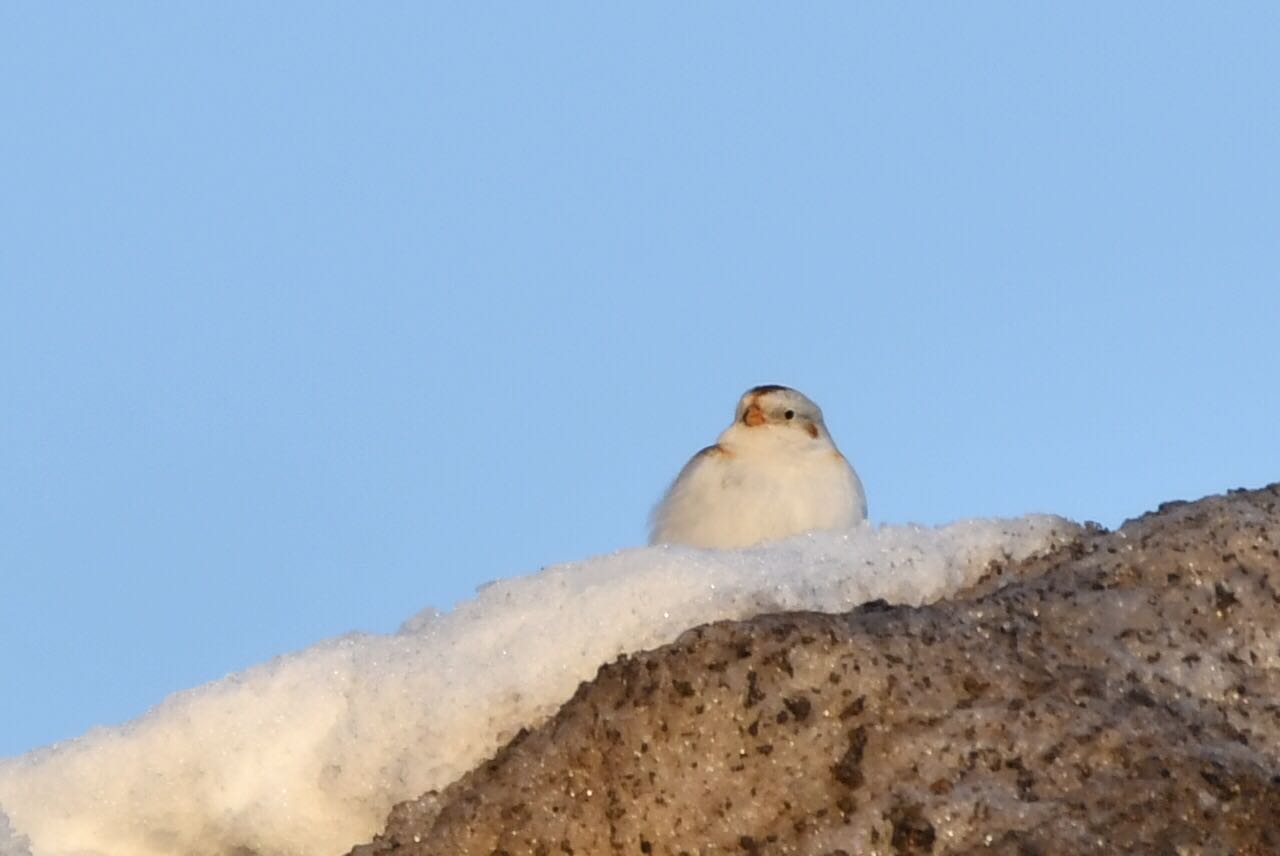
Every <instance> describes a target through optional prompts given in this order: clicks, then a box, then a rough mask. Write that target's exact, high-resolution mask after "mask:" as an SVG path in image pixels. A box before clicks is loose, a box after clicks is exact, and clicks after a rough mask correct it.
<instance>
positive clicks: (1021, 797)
mask: <svg viewBox="0 0 1280 856" xmlns="http://www.w3.org/2000/svg"><path fill="white" fill-rule="evenodd" d="M1000 576H1002V577H1003V578H1012V579H1014V580H1015V581H1014V582H1012V583H1010V584H1009V585H1007V586H1005V587H1003V588H1000V589H998V590H995V591H994V592H992V593H985V594H984V592H985V591H989V590H990V589H991V588H992V587H993V586H992V585H990V584H988V585H987V586H985V587H981V589H980V591H978V592H976V593H975V597H974V598H973V599H964V600H953V601H950V602H946V603H940V604H935V605H933V606H930V607H924V608H920V609H912V608H907V607H898V608H887V607H881V606H877V605H874V604H873V605H869V606H868V607H864V608H862V609H860V610H857V611H854V612H852V613H848V614H844V615H820V614H814V613H788V614H777V615H767V616H761V617H759V618H756V619H753V620H750V621H744V622H726V623H721V624H714V625H708V626H704V627H699V628H696V629H694V630H691V631H689V632H688V633H686V634H685V635H684V636H683V637H681V638H680V640H678V641H677V642H676V643H674V644H672V645H669V646H666V647H664V648H660V649H658V650H655V651H652V652H648V653H644V654H639V655H636V656H633V657H630V658H623V659H622V660H620V661H618V662H616V663H613V664H610V665H608V666H606V667H604V668H603V669H601V670H600V673H599V675H598V676H597V678H596V679H595V680H594V681H592V682H591V683H589V684H584V685H583V686H582V687H581V688H580V690H579V691H578V693H577V694H576V695H575V696H574V698H573V699H572V700H571V701H569V702H568V703H567V704H566V705H565V706H564V707H563V708H562V709H561V711H560V712H559V713H558V714H557V715H556V716H555V717H554V718H553V719H551V720H550V721H548V722H546V723H545V724H543V725H542V726H540V727H538V728H537V729H535V730H534V731H532V732H529V733H522V734H521V735H520V736H518V737H517V738H516V739H515V740H513V741H512V742H511V744H509V745H508V746H507V747H505V748H504V749H503V750H502V751H501V752H500V753H499V754H498V755H497V756H496V757H495V758H494V759H493V760H492V761H490V762H488V763H486V764H484V765H482V766H481V767H479V768H477V769H476V770H474V771H472V772H471V773H469V774H468V775H467V776H465V777H464V778H462V779H461V780H459V781H458V782H456V783H454V784H453V785H451V786H450V787H449V788H447V789H446V790H445V791H444V792H443V793H441V794H434V793H432V794H428V795H424V796H423V797H422V798H420V799H418V800H415V801H411V802H407V803H403V804H401V805H400V806H398V807H397V808H396V809H395V811H394V812H393V813H392V815H391V818H390V821H389V823H388V827H387V830H386V832H385V833H384V834H383V835H381V836H379V837H378V838H377V839H376V840H375V841H374V842H373V843H371V844H368V845H364V846H362V847H358V848H356V850H355V851H353V852H354V853H356V854H365V856H368V854H383V853H404V854H409V853H423V854H484V856H490V854H503V853H505V854H510V856H522V854H547V855H548V856H552V854H579V856H582V854H609V853H641V854H644V853H650V854H691V856H692V854H710V853H745V854H773V853H796V854H826V856H837V854H842V853H843V854H862V853H883V854H892V853H929V852H932V853H969V852H982V853H996V854H1058V853H1089V852H1092V853H1114V852H1142V853H1169V854H1175V853H1236V854H1276V853H1280V486H1277V485H1273V486H1272V487H1270V488H1267V489H1263V490H1259V491H1251V492H1243V491H1242V492H1236V493H1233V494H1231V495H1228V496H1224V497H1212V498H1209V499H1205V500H1201V501H1199V502H1196V503H1173V504H1169V505H1166V506H1162V508H1161V509H1160V510H1159V511H1158V512H1155V513H1153V514H1149V515H1146V516H1144V517H1142V518H1139V519H1137V520H1134V521H1130V522H1129V523H1127V524H1125V526H1124V527H1122V528H1121V529H1120V530H1118V531H1116V532H1113V533H1105V532H1095V533H1091V534H1089V535H1086V536H1084V537H1083V538H1082V539H1081V540H1080V541H1079V542H1077V543H1075V544H1073V545H1071V546H1070V547H1069V548H1065V549H1063V550H1062V551H1060V552H1059V553H1057V554H1056V555H1054V556H1052V557H1050V558H1049V559H1041V560H1036V561H1035V563H1034V565H1032V566H1029V567H1022V568H1008V569H1005V572H1004V573H1003V574H1001V575H1000Z"/></svg>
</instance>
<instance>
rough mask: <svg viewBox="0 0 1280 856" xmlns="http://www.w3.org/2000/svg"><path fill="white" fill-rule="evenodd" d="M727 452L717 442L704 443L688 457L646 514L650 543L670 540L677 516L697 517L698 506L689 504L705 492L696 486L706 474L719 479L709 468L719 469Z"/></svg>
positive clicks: (682, 518) (683, 517)
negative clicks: (701, 447) (660, 497)
mask: <svg viewBox="0 0 1280 856" xmlns="http://www.w3.org/2000/svg"><path fill="white" fill-rule="evenodd" d="M728 454H729V453H728V452H727V451H725V449H724V448H723V447H722V446H720V445H719V444H716V445H714V446H707V447H706V448H705V449H702V450H700V451H699V452H698V453H697V454H696V455H694V456H693V457H692V458H690V459H689V463H687V464H685V465H684V467H683V468H681V470H680V474H679V475H677V476H676V478H675V481H673V482H671V486H670V487H668V488H667V492H666V493H665V494H663V496H662V501H661V502H659V503H658V504H657V505H656V506H654V509H653V512H652V513H651V514H650V515H649V543H650V544H662V543H665V542H667V541H669V540H670V538H671V536H672V535H674V534H676V533H675V531H674V529H673V524H677V523H678V520H677V518H679V519H680V520H688V519H689V518H690V515H691V514H692V515H694V516H695V518H696V515H697V513H698V509H696V508H691V507H689V506H690V505H691V504H696V503H697V502H698V499H697V497H698V496H699V495H700V494H704V492H703V491H699V490H697V488H698V487H699V486H700V485H701V484H702V483H703V482H705V481H706V480H707V478H709V477H712V478H718V476H714V475H713V474H712V472H711V470H712V469H718V468H719V467H718V464H719V463H720V461H721V459H722V458H723V457H725V456H727V455H728Z"/></svg>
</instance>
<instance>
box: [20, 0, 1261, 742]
mask: <svg viewBox="0 0 1280 856" xmlns="http://www.w3.org/2000/svg"><path fill="white" fill-rule="evenodd" d="M425 5H427V4H407V3H406V4H380V5H379V6H377V7H376V8H374V7H367V6H364V7H357V6H351V5H338V4H312V3H308V4H290V3H278V4H268V5H266V6H264V5H263V4H249V3H223V4H204V6H203V7H201V6H197V5H195V4H181V5H179V4H160V3H133V4H124V5H121V4H116V6H115V7H114V8H113V7H109V6H104V5H90V4H56V5H51V4H43V3H28V4H22V3H10V4H5V6H4V7H3V8H2V9H0V103H2V104H3V107H4V114H5V121H4V123H3V127H2V128H0V164H2V165H0V333H2V334H3V335H0V401H2V402H3V414H4V416H3V418H0V519H2V520H3V524H0V575H2V581H0V582H2V585H3V589H2V591H3V595H2V596H0V675H3V676H4V679H3V680H4V683H5V688H4V692H3V695H4V696H5V697H6V699H7V702H6V704H4V705H0V755H3V754H13V753H17V752H21V751H24V750H26V749H29V748H31V747H34V746H36V745H40V744H43V743H47V742H50V741H53V740H57V739H61V738H66V737H70V736H74V735H76V734H79V733H81V732H83V731H84V730H85V729H87V728H89V727H90V726H92V725H95V724H104V723H112V722H118V721H121V720H123V719H126V718H128V717H131V716H134V715H136V714H138V713H141V712H142V711H143V710H144V709H145V708H146V707H148V706H149V705H151V704H153V703H155V702H157V701H159V700H160V699H161V698H162V697H163V696H164V695H165V694H167V693H169V692H172V691H174V690H177V689H181V688H185V687H188V686H193V685H195V684H198V683H201V682H204V681H207V680H210V679H213V678H216V677H219V676H221V675H223V674H225V673H227V672H228V671H232V670H235V669H240V668H243V667H245V666H247V665H249V664H252V663H255V662H260V661H262V660H265V659H267V658H269V657H271V656H273V655H275V654H278V653H282V652H285V651H289V650H293V649H296V648H299V647H302V646H304V645H307V644H309V643H311V642H314V641H316V640H318V639H321V638H323V637H326V636H330V635H334V634H338V633H342V632H345V631H348V630H352V629H363V630H376V631H388V630H391V629H393V628H394V627H395V626H396V625H397V624H398V623H399V621H400V620H402V619H403V618H405V617H407V616H408V615H409V614H411V613H412V612H414V611H416V610H418V609H419V608H421V607H423V606H426V605H429V604H434V605H436V606H440V607H447V606H449V605H451V604H452V603H454V602H456V601H457V600H458V599H461V598H464V597H466V596H467V595H468V594H469V593H470V592H471V591H472V590H473V589H474V587H475V586H476V585H477V584H479V583H482V582H484V581H486V580H490V579H494V578H497V577H502V576H508V575H511V574H516V573H522V572H528V571H532V570H536V569H537V568H538V567H540V566H543V565H546V564H550V563H555V562H561V561H568V560H573V559H578V558H582V557H585V556H588V555H592V554H597V553H601V552H607V551H611V550H614V549H618V548H622V547H626V546H630V545H635V544H639V543H642V541H643V539H644V536H645V529H644V524H645V518H646V515H647V514H648V511H649V508H650V507H651V505H652V503H653V502H654V500H655V499H656V498H657V497H658V495H659V494H660V493H661V491H662V489H663V487H664V486H665V484H666V482H667V481H668V480H669V479H670V478H671V476H673V475H674V473H675V472H676V470H677V469H678V468H679V467H680V465H681V464H682V463H683V462H684V459H685V458H686V457H687V456H688V455H689V454H690V453H692V452H693V451H695V450H696V449H697V448H699V447H700V446H702V445H705V444H706V443H708V442H711V441H712V440H713V439H714V437H715V435H716V434H717V433H718V432H719V431H720V430H721V428H722V427H723V426H724V425H725V424H726V423H727V421H728V420H729V419H730V417H731V415H732V410H733V405H734V403H735V401H736V398H737V396H738V395H739V393H740V392H741V391H742V390H743V389H744V388H746V387H748V386H751V385H753V384H757V383H766V382H767V383H775V382H777V383H788V384H791V385H794V386H797V387H799V388H800V389H802V390H803V391H805V392H806V393H808V394H809V395H811V396H812V397H813V398H815V399H816V400H817V401H818V402H819V403H820V404H821V405H822V406H823V408H824V410H825V411H826V414H827V421H828V424H829V426H830V427H831V429H832V431H833V433H834V434H835V436H836V438H837V440H838V441H839V442H840V444H841V446H842V448H843V449H844V451H845V452H846V453H847V455H848V456H849V457H850V458H851V459H852V460H853V462H854V464H855V466H856V467H857V469H858V470H859V472H860V473H861V475H862V478H863V481H864V483H865V484H866V488H867V493H868V496H869V500H870V507H871V516H872V518H873V520H876V521H890V522H903V521H919V522H926V523H934V522H942V521H946V520H951V519H955V518H959V517H968V516H979V515H1012V514H1020V513H1023V512H1028V511H1053V512H1059V513H1062V514H1067V515H1070V516H1073V517H1076V518H1080V519H1094V520H1099V521H1101V522H1103V523H1105V524H1107V525H1115V524H1118V523H1119V522H1120V521H1121V520H1123V519H1124V518H1125V517H1127V516H1131V515H1135V514H1138V513H1140V512H1142V511H1144V510H1147V509H1149V508H1151V507H1153V506H1154V505H1155V504H1156V503H1158V502H1160V501H1162V500H1166V499H1171V498H1180V497H1181V498H1190V497H1195V496H1198V495H1202V494H1205V493H1211V492H1217V491H1221V490H1224V489H1226V488H1230V487H1235V486H1239V485H1260V484H1263V483H1266V482H1268V481H1272V480H1275V479H1277V478H1280V446H1278V444H1277V441H1276V437H1277V431H1276V425H1277V423H1278V422H1280V405H1278V404H1277V395H1276V392H1275V390H1276V388H1277V385H1276V381H1275V377H1274V375H1275V365H1276V361H1277V358H1276V354H1275V341H1276V331H1277V328H1278V327H1280V265H1278V263H1280V249H1278V248H1280V159H1278V158H1277V157H1276V155H1275V153H1276V152H1277V151H1280V90H1277V88H1276V87H1275V86H1274V81H1275V80H1276V79H1277V77H1280V61H1278V60H1277V58H1276V52H1275V50H1274V34H1275V33H1276V32H1277V25H1280V12H1278V11H1277V9H1276V7H1275V6H1274V5H1271V4H1256V5H1250V4H1231V6H1230V8H1229V9H1224V8H1219V7H1211V6H1208V5H1198V6H1191V5H1182V4H1176V3H1173V4H1171V3H1151V4H1112V3H1096V4H1063V5H1062V6H1061V7H1060V8H1057V9H1045V8H1041V7H1040V6H1039V5H1038V4H1037V5H1036V7H1035V8H1032V6H1030V5H1027V4H1017V3H977V4H964V5H963V6H961V5H952V6H939V5H935V4H916V5H902V4H879V5H874V6H873V5H869V4H829V5H806V6H803V7H802V8H792V9H786V8H782V7H778V6H777V5H776V4H736V3H735V4H720V3H707V4H697V5H696V6H695V7H690V6H688V5H687V4H665V5H655V4H648V5H644V6H641V7H632V8H627V9H624V8H621V7H618V6H616V5H612V4H609V5H598V4H550V5H544V4H538V5H537V7H536V8H535V6H534V5H520V4H506V5H502V6H499V5H493V4H455V5H449V6H446V5H443V4H439V5H434V6H431V7H430V8H422V6H425ZM548 632H555V629H554V628H548Z"/></svg>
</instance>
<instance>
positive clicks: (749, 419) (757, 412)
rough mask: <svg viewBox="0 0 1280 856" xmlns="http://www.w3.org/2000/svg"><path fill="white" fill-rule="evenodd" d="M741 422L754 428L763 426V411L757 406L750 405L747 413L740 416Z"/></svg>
mask: <svg viewBox="0 0 1280 856" xmlns="http://www.w3.org/2000/svg"><path fill="white" fill-rule="evenodd" d="M742 421H743V422H745V423H747V424H748V425H750V426H751V427H752V428H754V427H755V426H757V425H763V424H764V411H763V410H761V409H760V406H759V405H757V404H752V405H750V406H749V407H748V408H747V412H746V413H744V414H742Z"/></svg>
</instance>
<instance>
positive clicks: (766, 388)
mask: <svg viewBox="0 0 1280 856" xmlns="http://www.w3.org/2000/svg"><path fill="white" fill-rule="evenodd" d="M792 391H793V390H792V389H791V387H789V386H782V385H781V384H776V383H766V384H764V385H763V386H753V387H751V389H749V390H747V395H764V394H765V393H766V392H792Z"/></svg>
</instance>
